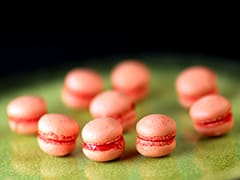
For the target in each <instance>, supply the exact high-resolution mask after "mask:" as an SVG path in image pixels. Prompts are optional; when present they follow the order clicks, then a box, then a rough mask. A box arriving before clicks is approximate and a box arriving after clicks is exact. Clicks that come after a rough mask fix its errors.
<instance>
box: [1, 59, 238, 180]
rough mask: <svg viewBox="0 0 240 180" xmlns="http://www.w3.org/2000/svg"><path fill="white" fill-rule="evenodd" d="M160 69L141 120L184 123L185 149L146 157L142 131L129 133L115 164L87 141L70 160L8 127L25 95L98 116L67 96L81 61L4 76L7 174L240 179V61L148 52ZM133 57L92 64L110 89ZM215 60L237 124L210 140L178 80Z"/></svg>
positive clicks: (77, 114) (180, 136) (82, 119)
mask: <svg viewBox="0 0 240 180" xmlns="http://www.w3.org/2000/svg"><path fill="white" fill-rule="evenodd" d="M134 57H137V58H140V59H141V60H142V61H144V62H145V63H146V64H147V65H148V66H149V67H150V68H151V71H152V81H151V91H150V95H149V96H148V98H146V100H144V101H142V102H139V103H138V104H137V106H136V108H137V109H136V110H137V115H138V119H139V118H141V117H143V116H144V115H147V114H151V113H163V114H167V115H169V116H171V117H173V118H174V119H175V120H176V122H177V146H176V149H175V151H174V152H173V153H172V154H171V155H170V156H167V157H163V158H146V157H143V156H141V155H139V154H138V153H137V152H136V150H135V138H136V134H135V129H134V128H133V129H132V130H130V131H129V132H127V133H126V134H124V137H125V140H126V150H125V153H124V154H123V156H122V157H121V158H120V159H118V160H115V161H111V162H107V163H97V162H93V161H90V160H88V159H87V158H86V157H84V155H83V153H82V151H81V139H80V136H79V139H78V146H77V148H76V149H75V151H74V152H73V153H72V154H71V155H69V156H67V157H52V156H49V155H47V154H45V153H43V152H42V151H41V150H40V149H39V147H38V144H37V141H36V137H35V136H23V135H17V134H14V133H12V132H11V131H10V130H9V127H8V121H7V115H6V106H7V103H8V102H9V101H10V100H12V99H13V98H15V97H17V96H20V95H27V94H33V95H40V96H42V97H44V98H45V99H46V101H47V103H48V109H49V112H50V113H64V114H67V115H70V116H72V117H73V118H75V119H76V120H77V121H78V122H79V124H80V126H81V127H83V126H84V124H85V123H86V122H88V121H89V120H91V116H90V115H89V113H88V111H76V110H75V111H73V110H71V109H68V108H66V107H65V106H64V105H63V104H62V102H61V99H60V91H61V88H62V85H63V79H64V76H65V74H66V73H67V72H68V71H69V70H70V69H71V68H73V67H77V66H79V65H80V64H81V65H82V64H83V63H82V62H81V63H80V62H79V63H78V62H77V61H74V62H69V63H66V64H65V65H61V66H58V67H56V68H54V69H41V70H38V71H35V72H28V73H24V74H21V75H18V76H11V77H4V78H0V82H1V83H0V84H1V85H0V179H66V178H69V179H94V180H96V179H235V178H239V177H240V120H239V119H240V79H239V77H240V64H238V62H236V61H229V60H221V61H218V59H213V58H209V57H208V58H206V57H192V56H185V57H184V56H167V55H165V56H163V55H141V56H134ZM122 58H126V57H112V59H113V61H109V59H110V58H108V59H107V60H108V61H105V59H101V60H96V61H92V60H91V61H90V62H91V63H88V61H85V63H84V66H85V67H91V68H95V69H96V70H97V71H99V72H100V73H101V74H102V75H103V77H104V80H105V83H106V89H109V88H110V83H109V73H110V71H111V69H112V67H113V65H115V63H116V62H118V61H120V60H121V59H122ZM105 62H108V63H105ZM195 64H201V65H207V66H209V67H211V68H212V69H213V70H215V71H216V73H217V75H218V84H219V89H220V93H221V94H222V95H224V96H226V97H227V98H228V99H229V100H230V101H231V103H232V105H233V115H234V117H235V126H234V128H233V130H232V131H231V132H230V133H229V134H228V135H226V136H222V137H218V138H206V137H201V136H199V135H198V134H197V133H196V132H195V131H194V129H193V126H192V124H191V120H190V118H189V116H188V111H187V110H186V109H183V108H181V107H180V106H179V104H178V101H177V97H176V93H175V84H174V83H175V79H176V77H177V75H178V74H179V73H180V71H181V70H183V68H185V67H187V66H190V65H195Z"/></svg>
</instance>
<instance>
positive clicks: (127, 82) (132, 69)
mask: <svg viewBox="0 0 240 180" xmlns="http://www.w3.org/2000/svg"><path fill="white" fill-rule="evenodd" d="M149 81H150V70H149V68H148V67H147V66H146V65H145V64H144V63H142V62H140V61H138V60H125V61H123V62H121V63H119V64H117V65H116V66H115V68H114V69H113V70H112V73H111V82H112V86H113V89H115V90H118V91H121V92H123V93H125V94H127V95H128V96H129V97H131V98H132V100H133V101H138V100H141V99H143V98H145V97H146V96H147V94H148V91H149Z"/></svg>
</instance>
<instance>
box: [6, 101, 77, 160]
mask: <svg viewBox="0 0 240 180" xmlns="http://www.w3.org/2000/svg"><path fill="white" fill-rule="evenodd" d="M7 114H8V119H9V121H8V122H9V126H10V129H11V130H12V131H13V132H16V133H18V134H23V135H37V139H38V143H39V146H40V148H41V149H42V150H43V151H44V152H46V153H48V154H50V155H53V156H64V155H67V154H69V153H71V152H72V151H73V150H74V148H75V147H76V140H77V137H78V134H79V131H80V127H79V125H78V123H77V122H76V121H75V120H74V119H72V118H71V117H68V116H66V115H63V114H48V113H47V104H46V102H45V100H44V99H43V98H41V97H39V96H21V97H17V98H15V99H13V100H12V101H11V102H10V103H9V104H8V107H7Z"/></svg>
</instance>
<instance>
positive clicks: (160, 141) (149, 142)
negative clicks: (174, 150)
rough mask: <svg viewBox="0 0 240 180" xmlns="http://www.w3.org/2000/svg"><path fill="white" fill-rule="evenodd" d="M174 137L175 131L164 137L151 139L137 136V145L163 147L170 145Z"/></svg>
mask: <svg viewBox="0 0 240 180" xmlns="http://www.w3.org/2000/svg"><path fill="white" fill-rule="evenodd" d="M175 136H176V131H173V132H172V133H170V134H168V135H166V136H161V137H160V136H153V137H145V136H140V135H138V136H137V142H136V143H137V144H141V145H142V146H165V145H169V144H171V143H172V142H173V141H174V139H175Z"/></svg>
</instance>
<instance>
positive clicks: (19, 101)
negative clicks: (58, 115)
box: [7, 96, 47, 121]
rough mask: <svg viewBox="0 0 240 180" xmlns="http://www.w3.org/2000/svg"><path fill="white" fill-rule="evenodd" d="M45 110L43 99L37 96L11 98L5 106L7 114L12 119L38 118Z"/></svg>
mask: <svg viewBox="0 0 240 180" xmlns="http://www.w3.org/2000/svg"><path fill="white" fill-rule="evenodd" d="M46 112H47V105H46V102H45V101H44V99H42V98H41V97H39V96H21V97H18V98H16V99H14V100H12V101H11V102H10V103H9V104H8V106H7V114H8V116H9V117H10V119H11V118H14V119H23V120H25V121H27V120H28V119H29V120H31V119H34V118H39V117H40V116H42V115H43V114H45V113H46Z"/></svg>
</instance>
